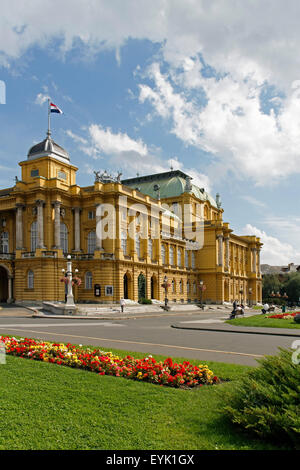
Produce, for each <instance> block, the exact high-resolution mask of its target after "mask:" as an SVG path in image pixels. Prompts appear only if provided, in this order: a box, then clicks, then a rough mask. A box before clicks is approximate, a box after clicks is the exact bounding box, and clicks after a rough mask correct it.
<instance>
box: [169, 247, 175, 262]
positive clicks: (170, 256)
mask: <svg viewBox="0 0 300 470" xmlns="http://www.w3.org/2000/svg"><path fill="white" fill-rule="evenodd" d="M169 264H170V265H171V266H173V265H174V248H173V246H170V252H169Z"/></svg>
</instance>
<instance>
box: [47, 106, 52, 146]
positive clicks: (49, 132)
mask: <svg viewBox="0 0 300 470" xmlns="http://www.w3.org/2000/svg"><path fill="white" fill-rule="evenodd" d="M50 114H51V113H50V98H48V132H47V135H48V137H50V135H51V130H50Z"/></svg>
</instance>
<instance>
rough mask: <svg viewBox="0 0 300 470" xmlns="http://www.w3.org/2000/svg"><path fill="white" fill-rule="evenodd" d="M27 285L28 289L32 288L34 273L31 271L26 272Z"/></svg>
mask: <svg viewBox="0 0 300 470" xmlns="http://www.w3.org/2000/svg"><path fill="white" fill-rule="evenodd" d="M27 287H28V289H33V288H34V273H33V271H28V273H27Z"/></svg>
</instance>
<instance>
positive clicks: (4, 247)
mask: <svg viewBox="0 0 300 470" xmlns="http://www.w3.org/2000/svg"><path fill="white" fill-rule="evenodd" d="M0 244H1V246H0V251H1V253H9V235H8V232H1V238H0Z"/></svg>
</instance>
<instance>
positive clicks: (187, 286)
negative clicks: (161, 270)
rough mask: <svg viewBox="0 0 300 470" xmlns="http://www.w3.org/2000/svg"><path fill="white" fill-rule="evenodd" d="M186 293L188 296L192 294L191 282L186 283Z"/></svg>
mask: <svg viewBox="0 0 300 470" xmlns="http://www.w3.org/2000/svg"><path fill="white" fill-rule="evenodd" d="M186 293H187V294H189V293H190V281H187V283H186Z"/></svg>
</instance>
